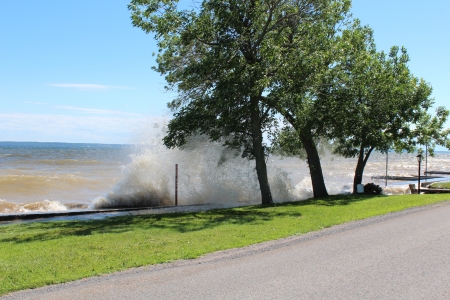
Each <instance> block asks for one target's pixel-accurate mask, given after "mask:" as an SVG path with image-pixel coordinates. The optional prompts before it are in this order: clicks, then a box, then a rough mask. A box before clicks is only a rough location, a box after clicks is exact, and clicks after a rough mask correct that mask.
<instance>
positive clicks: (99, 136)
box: [0, 113, 163, 143]
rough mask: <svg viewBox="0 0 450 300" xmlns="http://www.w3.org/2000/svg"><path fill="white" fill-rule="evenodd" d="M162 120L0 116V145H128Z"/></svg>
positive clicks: (66, 116) (34, 115)
mask: <svg viewBox="0 0 450 300" xmlns="http://www.w3.org/2000/svg"><path fill="white" fill-rule="evenodd" d="M162 120H163V118H162V117H142V116H141V117H139V118H137V117H129V116H118V115H116V116H107V115H105V116H68V115H52V114H25V113H18V114H2V113H0V141H40V142H86V143H128V142H130V141H131V140H132V139H133V138H134V137H135V136H136V134H138V133H139V132H140V131H142V130H145V131H147V130H152V128H149V127H148V124H149V123H159V122H161V121H162Z"/></svg>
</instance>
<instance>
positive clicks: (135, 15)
mask: <svg viewBox="0 0 450 300" xmlns="http://www.w3.org/2000/svg"><path fill="white" fill-rule="evenodd" d="M177 4H178V1H175V0H173V1H170V0H132V1H131V3H130V5H129V9H130V10H131V11H132V21H133V25H134V26H137V27H140V28H142V29H143V30H144V31H146V32H147V33H150V32H153V33H155V38H156V39H157V41H158V47H159V49H160V50H159V54H158V58H157V62H158V66H157V67H156V70H157V71H158V72H160V73H161V74H164V75H165V76H166V81H167V82H168V89H171V90H176V91H177V92H178V97H177V98H176V99H175V100H174V101H172V102H171V103H170V107H171V108H172V109H173V110H174V112H175V114H174V119H173V120H171V121H170V123H169V132H168V135H167V137H166V138H165V144H166V145H168V146H169V147H172V146H180V145H182V144H183V143H184V142H185V141H186V139H187V138H188V137H189V136H190V135H192V134H194V133H202V134H207V135H208V136H209V137H210V138H211V139H212V140H224V139H225V140H226V141H227V143H228V145H230V146H234V147H236V148H237V147H242V146H243V149H244V150H243V151H244V154H245V153H248V154H249V155H248V156H249V157H252V158H254V159H255V163H256V172H257V176H258V180H259V183H260V188H261V198H262V203H264V204H267V203H271V202H272V196H271V193H270V187H269V183H268V179H267V170H266V164H265V145H264V143H263V132H265V131H267V130H270V128H272V126H273V122H274V120H276V118H275V117H274V113H275V112H276V111H277V112H280V111H282V107H281V106H279V105H277V104H276V100H275V99H273V97H271V96H270V95H271V93H272V91H273V89H274V88H276V87H277V86H278V85H279V84H280V80H279V78H280V76H281V74H283V72H284V71H285V70H286V67H285V66H286V65H288V64H290V63H292V60H293V59H294V60H295V59H300V58H299V57H296V55H294V54H293V53H294V52H295V53H297V54H299V53H300V52H299V49H301V48H303V49H308V52H309V53H310V52H311V49H313V48H314V44H315V43H316V46H317V49H319V48H320V45H321V39H320V38H319V37H321V36H322V35H321V34H319V33H320V32H321V29H323V28H329V27H330V26H328V25H327V26H324V24H328V23H329V22H336V20H339V19H340V18H341V15H342V14H343V13H346V12H347V11H348V9H349V1H348V0H331V1H330V0H295V1H292V0H265V1H256V0H243V1H238V0H231V1H219V0H204V1H203V2H202V3H201V4H200V6H198V7H196V8H193V9H179V8H178V7H177ZM311 58H313V56H309V59H311ZM301 65H302V67H305V68H308V70H313V69H314V66H315V65H316V63H315V61H314V60H313V61H310V63H309V64H308V61H307V60H305V61H303V63H302V64H301ZM299 67H300V65H299ZM298 79H299V80H301V78H298Z"/></svg>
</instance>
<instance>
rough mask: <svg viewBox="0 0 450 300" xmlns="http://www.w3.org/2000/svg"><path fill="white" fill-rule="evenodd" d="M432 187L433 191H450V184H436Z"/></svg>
mask: <svg viewBox="0 0 450 300" xmlns="http://www.w3.org/2000/svg"><path fill="white" fill-rule="evenodd" d="M430 187H431V188H433V189H450V182H435V183H433V184H431V185H430Z"/></svg>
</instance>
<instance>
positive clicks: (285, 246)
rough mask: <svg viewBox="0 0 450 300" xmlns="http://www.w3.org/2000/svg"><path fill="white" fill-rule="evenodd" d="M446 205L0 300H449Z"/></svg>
mask: <svg viewBox="0 0 450 300" xmlns="http://www.w3.org/2000/svg"><path fill="white" fill-rule="evenodd" d="M449 250H450V204H449V203H446V204H440V205H435V206H430V207H426V208H415V209H411V210H407V211H403V212H400V213H395V214H389V215H387V216H382V217H376V218H371V219H368V220H363V221H358V222H352V223H347V224H344V225H340V226H335V227H332V228H328V229H325V230H322V231H320V232H314V233H310V234H305V235H302V236H296V237H291V238H287V239H282V240H278V241H272V242H268V243H263V244H258V245H254V246H251V247H247V248H242V249H233V250H229V251H223V252H218V253H214V254H211V255H208V256H205V257H202V258H200V259H196V260H189V261H179V262H175V263H172V264H164V265H158V266H153V267H146V268H138V269H133V270H129V271H126V272H121V273H116V274H112V275H107V276H100V277H95V278H89V279H84V280H79V281H75V282H71V283H68V284H62V285H55V286H50V287H45V288H41V289H36V290H28V291H22V292H18V293H14V294H10V295H8V296H5V297H4V298H5V299H46V300H47V299H450V251H449Z"/></svg>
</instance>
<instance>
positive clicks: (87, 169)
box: [0, 138, 450, 214]
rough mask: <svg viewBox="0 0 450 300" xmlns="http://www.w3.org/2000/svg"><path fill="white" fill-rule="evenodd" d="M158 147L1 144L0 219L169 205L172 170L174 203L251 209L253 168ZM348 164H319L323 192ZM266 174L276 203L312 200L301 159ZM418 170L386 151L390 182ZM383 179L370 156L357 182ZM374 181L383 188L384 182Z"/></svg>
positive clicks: (394, 189)
mask: <svg viewBox="0 0 450 300" xmlns="http://www.w3.org/2000/svg"><path fill="white" fill-rule="evenodd" d="M159 141H160V138H159V139H157V140H155V141H153V142H151V141H150V142H149V143H148V144H142V145H105V144H71V143H34V142H0V214H7V213H26V212H31V211H63V210H67V209H73V208H78V209H79V208H102V207H119V206H120V207H123V206H125V207H133V206H151V205H170V204H171V203H172V202H173V198H174V173H175V167H174V165H175V164H178V168H179V179H178V180H179V181H178V182H179V203H180V204H199V203H213V204H214V203H215V204H223V205H236V204H237V205H239V204H247V203H249V204H250V203H258V201H259V190H258V182H257V178H256V174H255V171H254V162H252V161H247V160H246V159H243V158H241V157H240V156H236V155H235V154H234V153H229V152H227V151H224V150H223V149H222V148H221V147H220V145H217V144H211V143H208V142H207V141H205V140H202V139H201V140H197V141H195V142H193V143H192V144H190V145H187V147H185V148H184V149H183V150H168V149H166V148H165V147H164V146H162V145H160V142H159ZM219 160H220V161H222V163H221V164H220V165H218V161H219ZM355 164H356V160H355V159H346V158H342V157H336V156H331V155H326V156H324V157H323V158H322V165H323V169H324V176H325V181H326V184H327V189H328V191H329V193H331V194H338V193H346V192H350V191H351V186H352V181H353V174H354V168H355ZM422 168H425V163H424V164H423V166H422ZM268 170H269V178H270V179H269V180H270V184H271V189H272V193H273V196H274V199H275V200H276V201H280V202H281V201H292V200H300V199H306V198H308V197H311V196H312V190H311V183H310V179H309V170H308V168H307V164H306V161H305V160H302V159H299V158H279V157H269V159H268ZM417 170H418V164H417V161H416V158H415V154H406V153H404V154H395V153H389V160H388V174H389V175H390V176H409V175H416V174H417ZM428 170H433V171H450V153H449V152H437V153H436V155H435V157H429V158H428ZM385 173H386V155H384V154H379V153H374V154H372V156H371V158H370V159H369V162H368V164H367V166H366V169H365V172H364V180H363V182H364V183H367V182H372V179H371V177H372V176H383V175H385ZM373 181H374V182H375V183H377V184H380V185H381V186H382V187H384V185H385V182H384V180H378V181H377V180H373ZM388 184H389V185H388V187H387V188H385V191H386V192H387V193H403V192H405V191H406V189H407V186H405V185H404V184H403V185H398V182H392V181H391V182H388Z"/></svg>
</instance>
